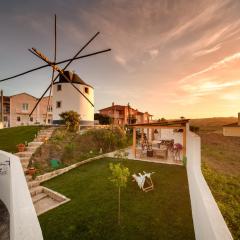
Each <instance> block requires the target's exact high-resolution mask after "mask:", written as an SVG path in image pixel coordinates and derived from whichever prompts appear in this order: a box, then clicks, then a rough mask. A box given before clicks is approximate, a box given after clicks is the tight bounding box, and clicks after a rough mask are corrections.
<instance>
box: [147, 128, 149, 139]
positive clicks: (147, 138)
mask: <svg viewBox="0 0 240 240" xmlns="http://www.w3.org/2000/svg"><path fill="white" fill-rule="evenodd" d="M147 139H148V141H149V128H147Z"/></svg>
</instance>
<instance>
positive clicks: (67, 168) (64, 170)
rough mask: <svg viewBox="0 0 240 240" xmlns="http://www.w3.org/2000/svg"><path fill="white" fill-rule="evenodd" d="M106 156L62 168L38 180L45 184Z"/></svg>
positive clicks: (38, 177) (39, 177) (37, 178)
mask: <svg viewBox="0 0 240 240" xmlns="http://www.w3.org/2000/svg"><path fill="white" fill-rule="evenodd" d="M105 156H106V155H105V154H102V155H99V156H96V157H93V158H88V159H86V160H83V161H81V162H78V163H75V164H72V165H70V166H68V167H65V168H60V169H57V170H55V171H52V172H49V173H45V174H43V175H40V176H37V177H36V180H37V181H39V182H45V181H47V180H49V179H52V178H54V177H57V176H59V175H62V174H64V173H66V172H68V171H70V170H72V169H74V168H77V167H79V166H81V165H83V164H85V163H88V162H92V161H94V160H97V159H100V158H103V157H105Z"/></svg>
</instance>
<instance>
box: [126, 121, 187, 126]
mask: <svg viewBox="0 0 240 240" xmlns="http://www.w3.org/2000/svg"><path fill="white" fill-rule="evenodd" d="M188 122H189V119H179V120H166V121H160V122H152V123H137V124H129V125H128V127H146V128H148V127H164V126H169V127H170V126H172V127H184V126H186V124H187V123H188Z"/></svg>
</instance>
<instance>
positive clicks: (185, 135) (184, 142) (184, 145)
mask: <svg viewBox="0 0 240 240" xmlns="http://www.w3.org/2000/svg"><path fill="white" fill-rule="evenodd" d="M186 147H187V134H186V127H184V128H183V156H186V152H187V151H186Z"/></svg>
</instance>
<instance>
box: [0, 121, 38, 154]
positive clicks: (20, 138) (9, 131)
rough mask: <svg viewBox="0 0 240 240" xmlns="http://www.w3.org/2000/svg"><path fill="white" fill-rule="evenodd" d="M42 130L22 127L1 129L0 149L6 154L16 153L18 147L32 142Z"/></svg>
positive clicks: (34, 127) (35, 127)
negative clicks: (20, 144)
mask: <svg viewBox="0 0 240 240" xmlns="http://www.w3.org/2000/svg"><path fill="white" fill-rule="evenodd" d="M40 128H41V127H40V126H21V127H13V128H4V129H0V149H1V150H3V151H6V152H12V153H14V152H16V151H17V148H16V145H17V144H19V143H25V142H26V141H27V142H30V141H32V140H33V139H34V136H35V134H36V133H37V132H38V131H39V130H40Z"/></svg>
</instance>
